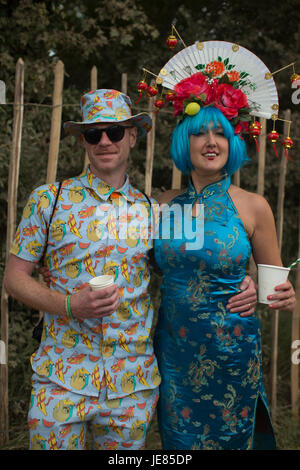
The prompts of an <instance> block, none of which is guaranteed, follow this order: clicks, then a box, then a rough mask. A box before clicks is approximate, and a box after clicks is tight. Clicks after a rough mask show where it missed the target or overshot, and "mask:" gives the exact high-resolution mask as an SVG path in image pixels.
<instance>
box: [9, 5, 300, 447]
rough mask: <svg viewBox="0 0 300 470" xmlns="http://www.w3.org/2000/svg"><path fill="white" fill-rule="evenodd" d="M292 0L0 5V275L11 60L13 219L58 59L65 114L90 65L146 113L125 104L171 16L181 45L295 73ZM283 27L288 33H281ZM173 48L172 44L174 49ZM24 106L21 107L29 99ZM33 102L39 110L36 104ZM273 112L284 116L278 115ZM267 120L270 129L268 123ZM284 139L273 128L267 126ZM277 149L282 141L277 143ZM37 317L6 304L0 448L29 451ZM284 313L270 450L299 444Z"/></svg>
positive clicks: (165, 177)
mask: <svg viewBox="0 0 300 470" xmlns="http://www.w3.org/2000/svg"><path fill="white" fill-rule="evenodd" d="M298 4H299V1H298V0H287V1H285V2H281V3H280V5H279V4H278V3H277V2H271V1H270V0H268V1H265V2H261V1H258V0H253V1H252V2H248V3H247V2H246V3H245V2H244V3H243V5H242V7H241V2H240V1H237V0H236V1H234V0H232V1H229V0H222V1H220V0H211V1H210V2H207V1H204V0H185V1H184V2H182V0H173V1H172V2H162V1H161V0H152V1H151V2H145V1H144V0H123V1H120V0H110V1H109V2H106V1H103V0H85V1H84V2H83V1H82V0H72V2H70V1H68V0H44V1H36V0H35V1H34V0H22V1H18V0H0V8H1V15H0V31H1V34H0V79H1V80H4V81H5V83H6V87H7V102H8V103H9V104H7V105H6V106H0V168H1V173H0V220H1V231H0V233H1V235H0V243H1V255H0V280H2V275H3V267H4V259H5V238H6V217H7V181H8V170H9V159H10V152H11V139H12V130H13V106H12V102H13V99H14V86H15V65H16V62H17V60H18V58H19V57H21V58H22V59H23V60H24V63H25V90H24V91H25V97H24V101H25V103H26V105H25V107H24V121H23V132H22V148H21V165H20V176H19V187H18V219H19V217H20V215H21V211H22V208H23V207H24V204H25V202H26V200H27V197H28V195H29V193H30V191H31V190H32V189H33V187H36V186H38V185H40V184H43V183H44V182H45V177H46V168H47V159H48V152H49V135H50V124H51V111H52V110H51V105H52V93H53V81H54V77H53V70H54V66H55V64H56V63H57V61H58V60H59V59H60V60H62V61H63V63H64V65H65V77H64V107H63V121H66V120H76V119H79V118H80V108H79V99H80V96H81V95H82V94H83V92H85V91H87V90H88V89H89V82H90V70H91V68H92V67H93V66H94V65H96V66H97V68H98V76H99V79H98V82H99V86H101V87H109V88H116V89H119V88H120V86H121V73H123V72H126V73H127V74H128V93H129V95H130V96H131V98H132V101H133V112H140V111H142V110H143V111H145V110H147V109H148V103H147V101H146V100H145V99H144V98H143V99H142V100H141V101H140V102H139V104H138V105H136V104H135V101H136V99H137V96H138V93H137V91H136V84H137V82H138V81H139V80H140V79H141V67H143V66H144V67H146V68H148V69H150V70H151V71H153V72H154V73H157V72H158V71H159V70H160V69H161V67H162V65H163V64H164V63H165V62H166V61H167V60H168V59H169V58H170V56H171V54H170V51H169V49H168V47H167V46H166V44H165V39H166V37H167V36H168V35H169V34H170V32H171V27H170V25H171V23H172V22H176V28H177V29H178V31H179V33H180V35H181V37H182V38H183V40H184V42H185V43H186V44H187V45H189V44H192V43H193V42H194V41H196V40H201V41H205V40H214V39H219V40H226V41H232V42H235V43H238V44H241V45H242V46H244V47H247V48H249V49H250V50H252V51H253V52H254V53H256V54H257V55H258V56H259V57H260V58H261V59H262V60H263V61H264V62H265V63H266V64H267V66H268V67H269V69H270V70H271V71H274V70H278V69H279V68H281V67H283V66H285V65H287V64H289V63H291V62H293V61H296V62H297V64H298V65H297V67H296V69H297V72H298V73H299V72H300V70H299V62H300V61H299V59H300V11H299V5H298ZM287 25H288V30H287ZM180 47H181V45H180V44H179V45H178V46H177V49H176V50H175V51H174V52H176V51H177V50H179V48H180ZM290 74H291V69H289V70H288V71H287V70H286V71H283V72H282V73H280V74H278V75H275V76H274V78H275V81H276V84H277V86H278V91H279V97H280V107H281V113H282V112H283V111H284V110H285V109H288V108H290V109H291V112H292V120H293V123H292V127H291V137H292V139H293V140H294V147H293V149H292V151H291V155H292V156H293V161H292V162H289V163H288V167H287V177H286V194H285V207H284V208H285V217H284V219H285V223H284V232H283V245H282V257H283V261H284V263H290V262H291V261H292V260H294V259H295V258H297V253H298V230H299V229H298V227H299V176H300V167H299V164H298V161H299V154H300V152H299V141H300V128H299V126H297V123H298V122H299V112H300V108H299V105H295V104H293V103H292V102H291V94H292V90H291V86H290V82H289V76H290ZM29 103H31V104H29ZM37 104H38V105H39V106H37ZM281 117H282V114H281ZM173 126H174V120H173V117H172V111H171V109H170V108H164V109H162V110H161V111H160V112H159V114H158V115H157V116H156V134H155V158H154V166H153V192H152V194H153V195H154V196H155V195H157V194H158V193H159V192H160V191H161V190H163V189H168V188H169V187H170V186H171V178H172V164H171V160H170V157H169V145H170V139H171V133H172V128H173ZM270 126H271V124H268V131H270V130H271V128H270ZM276 129H277V130H278V131H279V132H280V133H281V134H282V129H283V123H280V122H278V123H276ZM277 148H278V151H280V152H281V150H280V144H278V145H277ZM145 155H146V143H145V141H140V142H138V144H137V146H136V148H135V149H134V151H133V152H132V155H131V158H130V162H129V169H128V171H129V174H130V177H131V181H132V183H133V184H135V185H136V186H138V187H139V188H141V189H142V190H143V189H144V172H145ZM249 155H250V157H251V159H252V163H251V164H250V165H248V166H246V167H245V168H244V169H242V170H241V186H242V187H243V188H245V189H248V190H250V191H256V185H257V152H256V147H255V144H254V142H253V141H252V142H250V143H249ZM83 160H84V152H83V150H82V148H81V147H80V146H79V144H78V142H77V141H76V139H74V138H70V137H67V138H66V137H65V135H64V133H63V132H62V138H61V144H60V158H59V162H58V170H57V176H58V179H64V178H66V177H68V176H73V175H77V174H79V173H80V172H81V170H82V166H83ZM280 171H281V170H280V162H279V160H278V159H277V158H276V156H275V154H274V152H273V149H272V146H271V145H270V144H267V155H266V170H265V196H266V198H267V199H268V201H269V202H270V204H271V206H272V209H273V211H274V213H275V215H276V211H277V191H278V181H279V176H280ZM159 283H160V279H159V276H158V275H157V274H154V275H153V278H152V284H151V292H152V294H153V301H154V305H155V308H156V310H157V308H158V306H159V300H160V297H159ZM260 314H261V318H262V325H263V352H264V355H263V360H264V371H265V377H266V382H267V384H268V382H269V375H270V358H271V318H272V313H270V312H268V311H267V310H264V309H261V310H260ZM36 320H37V314H36V313H35V312H32V311H31V310H30V309H26V308H24V307H23V306H21V305H20V304H18V303H17V302H14V301H11V302H10V319H9V321H10V331H9V334H10V344H9V396H10V429H11V435H10V442H9V444H8V446H7V447H8V448H12V449H26V448H27V429H26V415H27V409H28V400H29V398H30V375H31V370H30V365H29V358H30V355H31V354H32V352H33V351H34V349H35V347H36V344H35V342H34V340H32V338H31V332H32V327H33V324H34V322H35V321H36ZM290 330H291V321H290V315H289V314H286V313H285V312H282V313H280V344H279V359H278V386H279V412H278V418H277V420H276V423H275V425H276V431H277V437H278V439H279V447H280V448H284V449H289V448H297V447H298V448H299V434H300V431H299V426H296V425H294V424H291V423H290V419H289V417H290V409H289V403H290V385H289V384H290V380H289V366H290ZM147 445H148V448H152V449H155V448H160V446H161V444H160V440H159V438H158V431H157V421H156V420H155V421H154V423H153V426H152V428H151V430H150V433H149V436H148V444H147Z"/></svg>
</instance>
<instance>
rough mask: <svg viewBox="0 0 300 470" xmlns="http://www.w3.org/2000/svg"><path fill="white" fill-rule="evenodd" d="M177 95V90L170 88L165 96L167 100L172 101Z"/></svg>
mask: <svg viewBox="0 0 300 470" xmlns="http://www.w3.org/2000/svg"><path fill="white" fill-rule="evenodd" d="M175 95H176V93H175V91H172V90H168V91H167V92H166V94H165V98H166V100H167V101H172V100H173V98H174V96H175Z"/></svg>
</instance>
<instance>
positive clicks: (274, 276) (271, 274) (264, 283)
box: [257, 264, 290, 304]
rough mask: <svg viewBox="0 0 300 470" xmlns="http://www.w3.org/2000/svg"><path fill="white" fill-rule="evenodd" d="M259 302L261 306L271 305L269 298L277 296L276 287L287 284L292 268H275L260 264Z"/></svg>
mask: <svg viewBox="0 0 300 470" xmlns="http://www.w3.org/2000/svg"><path fill="white" fill-rule="evenodd" d="M257 268H258V274H257V277H258V301H259V302H260V303H261V304H271V303H272V302H273V301H272V300H268V296H269V295H272V294H275V293H276V291H275V287H276V286H278V285H279V284H282V283H283V282H285V281H286V280H287V278H288V275H289V272H290V268H283V267H282V266H273V265H271V264H258V265H257Z"/></svg>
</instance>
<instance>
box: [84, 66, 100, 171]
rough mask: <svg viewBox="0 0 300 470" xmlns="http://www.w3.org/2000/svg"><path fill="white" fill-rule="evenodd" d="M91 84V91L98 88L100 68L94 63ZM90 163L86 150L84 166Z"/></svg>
mask: <svg viewBox="0 0 300 470" xmlns="http://www.w3.org/2000/svg"><path fill="white" fill-rule="evenodd" d="M90 84H91V91H92V90H97V89H98V70H97V67H96V65H94V67H92V69H91V81H90ZM89 163H90V160H89V157H88V154H87V152H85V156H84V168H86V167H87V166H88V164H89Z"/></svg>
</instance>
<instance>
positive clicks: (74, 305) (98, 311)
mask: <svg viewBox="0 0 300 470" xmlns="http://www.w3.org/2000/svg"><path fill="white" fill-rule="evenodd" d="M119 303H120V296H119V288H118V286H117V284H113V285H112V286H109V287H105V288H104V289H99V290H95V291H93V290H92V289H91V288H90V287H89V286H87V287H84V288H83V289H81V290H80V291H79V292H76V294H73V295H72V296H71V300H70V307H71V313H72V315H73V317H74V318H102V317H105V316H108V315H111V314H112V313H114V311H115V310H116V309H117V307H118V306H119Z"/></svg>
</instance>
